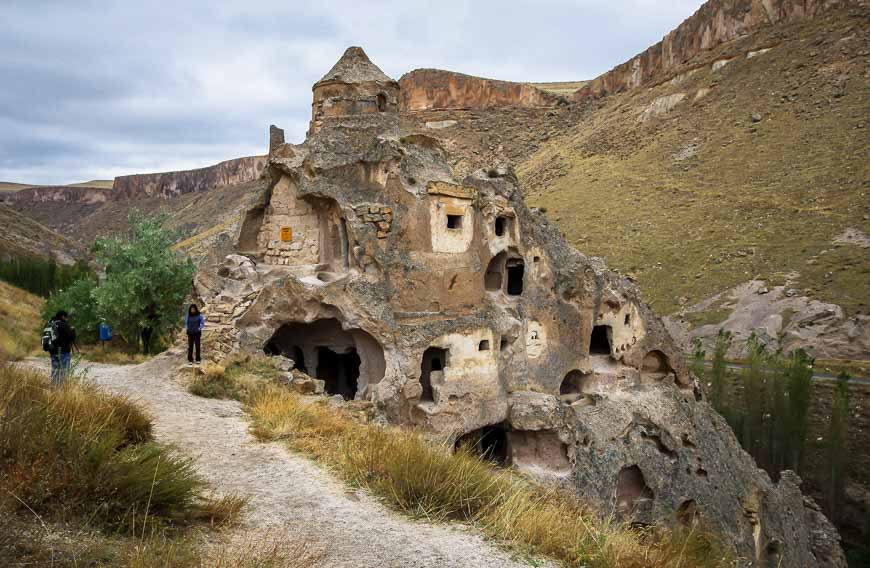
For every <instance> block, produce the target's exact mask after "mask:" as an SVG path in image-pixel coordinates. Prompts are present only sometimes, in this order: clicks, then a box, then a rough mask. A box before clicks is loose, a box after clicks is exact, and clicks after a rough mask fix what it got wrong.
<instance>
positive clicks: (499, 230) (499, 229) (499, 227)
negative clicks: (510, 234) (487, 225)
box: [495, 217, 508, 237]
mask: <svg viewBox="0 0 870 568" xmlns="http://www.w3.org/2000/svg"><path fill="white" fill-rule="evenodd" d="M507 227H508V220H507V217H496V218H495V236H497V237H503V236H504V234H505V232H506V231H507Z"/></svg>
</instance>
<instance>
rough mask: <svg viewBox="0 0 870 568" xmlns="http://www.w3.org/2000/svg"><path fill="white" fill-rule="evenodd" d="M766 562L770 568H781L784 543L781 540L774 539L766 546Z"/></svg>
mask: <svg viewBox="0 0 870 568" xmlns="http://www.w3.org/2000/svg"><path fill="white" fill-rule="evenodd" d="M764 556H765V558H764V561H765V562H764V564H765V566H767V567H768V568H779V567H780V566H782V543H781V542H780V541H779V540H772V541H770V542H769V543H767V546H766V547H765V548H764Z"/></svg>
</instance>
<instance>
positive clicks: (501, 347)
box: [498, 337, 508, 351]
mask: <svg viewBox="0 0 870 568" xmlns="http://www.w3.org/2000/svg"><path fill="white" fill-rule="evenodd" d="M498 348H499V350H501V351H504V350H505V349H507V348H508V340H507V338H504V337H502V338H501V341H500V342H499V344H498Z"/></svg>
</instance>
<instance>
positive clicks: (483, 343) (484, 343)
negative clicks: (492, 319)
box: [477, 339, 489, 351]
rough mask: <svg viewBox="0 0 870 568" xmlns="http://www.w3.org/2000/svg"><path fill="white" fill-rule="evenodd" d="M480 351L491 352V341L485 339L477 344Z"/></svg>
mask: <svg viewBox="0 0 870 568" xmlns="http://www.w3.org/2000/svg"><path fill="white" fill-rule="evenodd" d="M477 350H478V351H489V339H484V340H483V341H481V342H480V343H478V344H477Z"/></svg>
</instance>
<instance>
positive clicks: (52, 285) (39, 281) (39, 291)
mask: <svg viewBox="0 0 870 568" xmlns="http://www.w3.org/2000/svg"><path fill="white" fill-rule="evenodd" d="M93 276H94V271H93V269H92V268H91V267H90V266H89V265H88V263H87V262H84V261H77V262H76V263H75V264H73V265H64V264H58V263H57V262H56V261H55V259H54V258H53V257H52V258H48V259H44V258H37V257H22V258H14V259H11V260H5V261H0V280H4V281H6V282H8V283H10V284H12V285H13V286H17V287H18V288H21V289H22V290H27V291H28V292H30V293H31V294H36V295H37V296H42V297H43V298H47V297H48V296H49V295H50V294H51V293H52V292H55V291H56V290H61V289H63V288H66V287H67V286H69V285H70V284H72V283H73V282H75V281H77V280H80V279H82V278H89V277H93Z"/></svg>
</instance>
